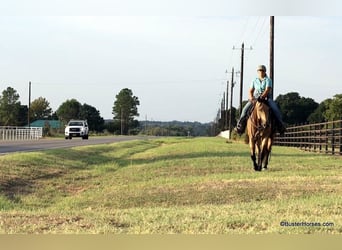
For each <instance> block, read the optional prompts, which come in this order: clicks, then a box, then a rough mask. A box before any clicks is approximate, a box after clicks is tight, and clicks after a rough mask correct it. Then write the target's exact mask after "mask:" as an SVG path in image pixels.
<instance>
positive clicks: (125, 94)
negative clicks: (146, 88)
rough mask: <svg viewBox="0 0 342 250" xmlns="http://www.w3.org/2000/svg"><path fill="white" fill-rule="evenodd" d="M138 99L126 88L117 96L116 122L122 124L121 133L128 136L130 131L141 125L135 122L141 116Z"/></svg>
mask: <svg viewBox="0 0 342 250" xmlns="http://www.w3.org/2000/svg"><path fill="white" fill-rule="evenodd" d="M138 105H140V102H139V100H138V97H136V96H133V92H132V90H130V89H128V88H125V89H122V90H121V91H120V92H119V94H117V95H116V100H115V102H114V106H113V112H112V114H113V115H114V122H120V127H121V133H122V134H125V135H127V134H128V131H129V130H130V129H134V128H135V127H136V126H137V125H138V124H139V123H138V122H136V121H135V120H134V117H135V116H139V113H138V107H137V106H138Z"/></svg>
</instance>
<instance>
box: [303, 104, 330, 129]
mask: <svg viewBox="0 0 342 250" xmlns="http://www.w3.org/2000/svg"><path fill="white" fill-rule="evenodd" d="M330 102H331V99H326V100H324V101H323V102H321V103H320V104H319V105H318V107H317V108H316V109H315V111H314V112H313V113H311V114H310V115H309V117H308V121H309V122H310V123H319V122H324V121H325V120H326V117H325V116H324V114H325V112H326V110H327V109H328V108H329V103H330Z"/></svg>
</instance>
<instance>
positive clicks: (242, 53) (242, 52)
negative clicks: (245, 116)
mask: <svg viewBox="0 0 342 250" xmlns="http://www.w3.org/2000/svg"><path fill="white" fill-rule="evenodd" d="M244 50H245V44H244V43H242V46H241V68H240V71H241V76H240V108H239V114H240V115H241V112H242V93H243V56H244Z"/></svg>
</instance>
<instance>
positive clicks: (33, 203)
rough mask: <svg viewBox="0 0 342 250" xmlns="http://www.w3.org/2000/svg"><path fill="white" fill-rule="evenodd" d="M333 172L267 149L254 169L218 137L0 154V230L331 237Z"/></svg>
mask: <svg viewBox="0 0 342 250" xmlns="http://www.w3.org/2000/svg"><path fill="white" fill-rule="evenodd" d="M341 167H342V159H341V158H340V157H333V156H328V155H319V154H314V153H307V152H302V151H299V150H297V149H293V148H285V147H274V148H273V153H272V158H271V162H270V165H269V170H268V171H263V172H254V170H253V167H252V163H251V161H250V157H249V149H248V145H245V144H243V143H239V142H234V143H226V142H225V140H223V139H220V138H193V139H188V138H161V139H156V140H142V141H130V142H122V143H115V144H110V145H97V146H87V147H79V148H72V149H59V150H48V151H44V152H34V153H18V154H9V155H5V156H1V157H0V233H147V234H149V233H185V234H202V233H205V234H207V233H209V234H211V233H215V234H217V233H218V234H225V233H228V234H249V233H251V234H255V233H284V234H293V233H329V234H330V233H334V234H341V233H342V195H341V194H342V172H341V170H342V169H341ZM282 222H284V224H285V226H284V225H283V226H282V225H281V223H282ZM295 222H298V223H302V222H304V223H305V224H300V225H296V226H293V224H290V223H295ZM326 222H328V223H330V224H329V225H323V223H326ZM286 223H289V224H287V225H288V226H286ZM309 223H316V224H315V225H314V224H309ZM318 223H320V225H319V224H318ZM290 225H292V226H290Z"/></svg>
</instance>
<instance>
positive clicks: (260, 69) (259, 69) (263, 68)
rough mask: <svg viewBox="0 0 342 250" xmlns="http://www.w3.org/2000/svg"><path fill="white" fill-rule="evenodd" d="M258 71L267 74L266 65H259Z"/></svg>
mask: <svg viewBox="0 0 342 250" xmlns="http://www.w3.org/2000/svg"><path fill="white" fill-rule="evenodd" d="M257 71H264V72H266V67H265V65H259V66H258V69H257Z"/></svg>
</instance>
